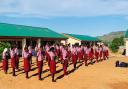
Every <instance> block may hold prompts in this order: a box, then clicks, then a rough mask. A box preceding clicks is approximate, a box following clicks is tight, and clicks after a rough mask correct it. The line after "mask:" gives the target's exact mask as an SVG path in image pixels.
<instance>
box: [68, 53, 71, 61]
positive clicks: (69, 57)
mask: <svg viewBox="0 0 128 89" xmlns="http://www.w3.org/2000/svg"><path fill="white" fill-rule="evenodd" d="M67 56H68V60H70V59H71V52H70V51H68V54H67Z"/></svg>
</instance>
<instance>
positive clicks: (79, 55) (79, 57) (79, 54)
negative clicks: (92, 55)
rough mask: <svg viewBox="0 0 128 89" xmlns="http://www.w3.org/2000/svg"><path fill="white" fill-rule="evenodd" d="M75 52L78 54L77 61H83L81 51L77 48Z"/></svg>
mask: <svg viewBox="0 0 128 89" xmlns="http://www.w3.org/2000/svg"><path fill="white" fill-rule="evenodd" d="M77 52H78V59H79V61H80V60H82V59H83V54H82V49H81V48H80V47H79V48H78V49H77Z"/></svg>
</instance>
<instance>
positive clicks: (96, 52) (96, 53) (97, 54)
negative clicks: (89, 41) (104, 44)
mask: <svg viewBox="0 0 128 89" xmlns="http://www.w3.org/2000/svg"><path fill="white" fill-rule="evenodd" d="M95 58H96V62H98V61H99V60H98V59H99V47H98V45H96V47H95Z"/></svg>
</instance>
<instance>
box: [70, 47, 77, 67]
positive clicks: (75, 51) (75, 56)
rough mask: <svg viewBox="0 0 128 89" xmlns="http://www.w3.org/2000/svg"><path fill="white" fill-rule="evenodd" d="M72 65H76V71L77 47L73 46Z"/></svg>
mask: <svg viewBox="0 0 128 89" xmlns="http://www.w3.org/2000/svg"><path fill="white" fill-rule="evenodd" d="M71 52H72V63H73V65H74V69H76V63H77V50H76V48H75V46H74V45H73V46H72V51H71Z"/></svg>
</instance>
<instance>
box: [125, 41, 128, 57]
mask: <svg viewBox="0 0 128 89" xmlns="http://www.w3.org/2000/svg"><path fill="white" fill-rule="evenodd" d="M125 42H126V43H125V44H126V56H128V40H126V41H125Z"/></svg>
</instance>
